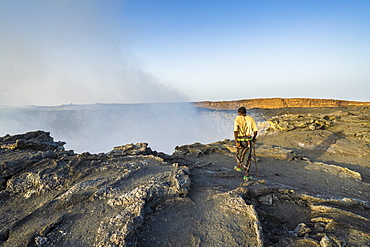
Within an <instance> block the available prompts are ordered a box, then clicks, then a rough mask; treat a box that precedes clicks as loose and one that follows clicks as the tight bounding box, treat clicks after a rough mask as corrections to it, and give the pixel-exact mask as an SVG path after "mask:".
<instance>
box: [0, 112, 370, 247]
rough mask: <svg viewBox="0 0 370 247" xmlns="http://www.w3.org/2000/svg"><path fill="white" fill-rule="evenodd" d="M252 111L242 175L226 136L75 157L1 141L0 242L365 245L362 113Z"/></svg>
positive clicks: (368, 227) (26, 138)
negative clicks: (252, 132) (249, 153)
mask: <svg viewBox="0 0 370 247" xmlns="http://www.w3.org/2000/svg"><path fill="white" fill-rule="evenodd" d="M253 113H254V115H255V117H256V119H258V121H259V127H260V129H261V131H260V132H261V133H263V134H262V135H260V136H259V138H258V140H257V142H256V145H255V150H256V159H255V160H254V161H253V164H252V168H251V172H250V173H251V175H252V176H253V177H254V178H252V179H250V180H248V181H243V179H242V177H243V173H242V172H237V171H235V170H234V169H233V167H234V165H235V159H234V155H235V147H234V142H233V141H230V140H223V141H220V142H216V143H211V144H200V143H194V144H192V145H185V146H181V147H176V150H175V152H174V153H173V154H172V155H167V154H164V153H158V152H156V151H152V150H151V149H150V148H149V147H148V145H147V144H145V143H138V144H127V145H123V146H120V147H115V148H114V149H113V150H112V151H111V152H108V153H101V154H90V153H82V154H75V153H74V152H73V151H67V150H64V148H63V145H64V144H65V143H63V142H54V140H53V138H52V137H50V134H49V133H47V132H44V131H37V132H29V133H26V134H21V135H15V136H9V135H8V136H4V137H0V164H1V166H0V172H1V173H0V174H1V175H0V205H1V207H0V210H1V218H0V246H12V247H13V246H297V247H298V246H302V247H303V246H323V247H324V246H326V247H329V246H330V247H331V246H359V247H360V246H370V201H369V198H370V169H369V168H370V159H369V158H370V148H369V145H370V110H369V108H368V107H333V108H305V109H303V108H283V109H273V110H268V109H254V110H253Z"/></svg>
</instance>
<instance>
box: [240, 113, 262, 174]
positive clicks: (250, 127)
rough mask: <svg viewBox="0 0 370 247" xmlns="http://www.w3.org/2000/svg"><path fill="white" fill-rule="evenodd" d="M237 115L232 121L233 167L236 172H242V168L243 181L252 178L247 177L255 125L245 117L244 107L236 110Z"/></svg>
mask: <svg viewBox="0 0 370 247" xmlns="http://www.w3.org/2000/svg"><path fill="white" fill-rule="evenodd" d="M238 115H239V116H237V117H236V118H235V121H234V138H235V145H236V148H237V153H236V161H237V166H235V167H234V169H235V170H237V171H242V170H243V168H244V171H245V174H244V177H243V179H244V180H248V179H249V178H252V177H251V176H249V168H250V165H251V156H252V142H255V141H256V137H257V132H258V129H257V125H256V122H255V121H254V119H253V118H252V117H250V116H247V110H246V109H245V107H240V108H239V109H238ZM247 153H249V154H248V158H247V160H245V156H246V154H247Z"/></svg>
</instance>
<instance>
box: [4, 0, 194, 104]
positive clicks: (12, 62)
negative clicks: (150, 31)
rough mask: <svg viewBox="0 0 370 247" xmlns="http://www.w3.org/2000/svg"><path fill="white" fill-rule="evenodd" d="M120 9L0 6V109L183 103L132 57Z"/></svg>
mask: <svg viewBox="0 0 370 247" xmlns="http://www.w3.org/2000/svg"><path fill="white" fill-rule="evenodd" d="M124 3H125V1H116V0H112V1H103V0H89V1H87V0H81V1H72V0H62V1H42V0H40V1H26V0H19V1H7V0H5V1H0V34H1V35H0V105H7V106H24V105H61V104H70V103H74V104H91V103H144V102H186V101H188V100H187V97H186V96H185V95H184V94H182V93H181V92H178V91H176V90H175V89H172V88H170V87H167V86H164V85H163V84H161V83H160V82H159V81H158V80H157V79H156V78H155V77H153V76H152V75H150V74H149V73H148V72H146V71H145V69H144V68H143V67H144V66H143V65H142V64H141V63H140V61H139V60H138V59H136V58H135V56H134V55H133V54H132V53H131V50H132V44H133V42H132V39H131V37H132V33H133V32H132V30H130V28H129V27H128V26H127V25H125V11H124V7H125V4H124ZM117 20H119V21H117Z"/></svg>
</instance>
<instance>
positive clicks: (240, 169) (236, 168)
mask: <svg viewBox="0 0 370 247" xmlns="http://www.w3.org/2000/svg"><path fill="white" fill-rule="evenodd" d="M234 170H235V171H238V172H241V171H243V168H241V167H238V166H234Z"/></svg>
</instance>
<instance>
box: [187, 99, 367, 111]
mask: <svg viewBox="0 0 370 247" xmlns="http://www.w3.org/2000/svg"><path fill="white" fill-rule="evenodd" d="M369 105H370V102H359V101H346V100H333V99H308V98H291V99H283V98H261V99H244V100H235V101H202V102H195V103H194V106H195V107H203V108H209V109H214V110H235V109H238V108H239V107H241V106H244V107H245V108H247V109H251V108H263V109H274V108H286V107H341V106H369Z"/></svg>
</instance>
